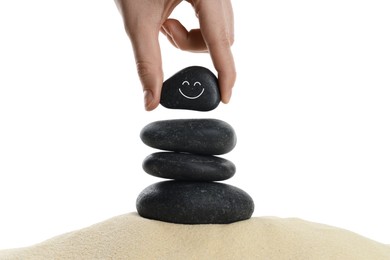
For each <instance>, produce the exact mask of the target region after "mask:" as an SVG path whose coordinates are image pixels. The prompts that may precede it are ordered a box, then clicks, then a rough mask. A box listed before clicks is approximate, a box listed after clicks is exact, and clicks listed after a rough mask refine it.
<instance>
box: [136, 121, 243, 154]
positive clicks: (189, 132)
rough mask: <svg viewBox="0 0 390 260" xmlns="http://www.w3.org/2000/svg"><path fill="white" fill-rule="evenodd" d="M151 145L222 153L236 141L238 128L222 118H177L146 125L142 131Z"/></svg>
mask: <svg viewBox="0 0 390 260" xmlns="http://www.w3.org/2000/svg"><path fill="white" fill-rule="evenodd" d="M140 137H141V140H142V141H143V142H144V143H145V144H146V145H148V146H150V147H153V148H156V149H160V150H167V151H175V152H188V153H195V154H205V155H220V154H225V153H228V152H230V151H231V150H232V149H233V148H234V147H235V145H236V142H237V138H236V134H235V132H234V129H233V128H232V127H231V126H230V125H229V124H228V123H226V122H224V121H222V120H218V119H173V120H162V121H155V122H152V123H149V124H148V125H146V126H145V127H144V128H143V129H142V130H141V134H140Z"/></svg>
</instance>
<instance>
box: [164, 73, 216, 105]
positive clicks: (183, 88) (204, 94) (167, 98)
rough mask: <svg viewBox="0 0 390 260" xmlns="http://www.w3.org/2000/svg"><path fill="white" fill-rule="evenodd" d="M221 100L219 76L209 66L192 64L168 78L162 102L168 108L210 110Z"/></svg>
mask: <svg viewBox="0 0 390 260" xmlns="http://www.w3.org/2000/svg"><path fill="white" fill-rule="evenodd" d="M220 101H221V95H220V92H219V86H218V79H217V77H216V76H215V75H214V74H213V73H212V72H211V71H210V70H209V69H207V68H204V67H200V66H192V67H188V68H185V69H183V70H181V71H179V72H177V73H176V74H175V75H173V76H172V77H170V78H169V79H167V80H166V81H165V82H164V84H163V87H162V90H161V99H160V103H161V105H163V106H164V107H166V108H172V109H189V110H196V111H210V110H213V109H214V108H216V107H217V106H218V105H219V102H220Z"/></svg>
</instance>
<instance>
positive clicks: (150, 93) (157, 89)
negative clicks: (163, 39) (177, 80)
mask: <svg viewBox="0 0 390 260" xmlns="http://www.w3.org/2000/svg"><path fill="white" fill-rule="evenodd" d="M158 33H159V32H158V31H157V32H153V30H149V31H148V30H147V29H146V28H144V29H143V30H139V31H138V32H137V33H135V34H132V35H130V39H131V43H132V46H133V51H134V56H135V60H136V65H137V71H138V76H139V79H140V81H141V84H142V88H143V90H144V103H145V110H147V111H151V110H153V109H155V108H156V107H157V106H158V105H159V103H160V96H161V88H162V83H163V71H162V62H161V51H160V45H159V42H158Z"/></svg>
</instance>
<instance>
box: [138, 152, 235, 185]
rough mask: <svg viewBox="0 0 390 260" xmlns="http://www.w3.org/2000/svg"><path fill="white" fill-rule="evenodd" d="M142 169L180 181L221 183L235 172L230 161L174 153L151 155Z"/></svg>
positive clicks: (151, 173)
mask: <svg viewBox="0 0 390 260" xmlns="http://www.w3.org/2000/svg"><path fill="white" fill-rule="evenodd" d="M142 167H143V169H144V170H145V172H147V173H149V174H150V175H153V176H156V177H160V178H166V179H174V180H181V181H223V180H227V179H229V178H231V177H232V176H233V175H234V173H235V172H236V167H235V165H234V164H233V163H232V162H231V161H228V160H226V159H223V158H220V157H216V156H212V155H197V154H188V153H175V152H160V153H153V154H151V155H149V156H147V157H146V158H145V160H144V161H143V164H142Z"/></svg>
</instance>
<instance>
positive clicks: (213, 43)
mask: <svg viewBox="0 0 390 260" xmlns="http://www.w3.org/2000/svg"><path fill="white" fill-rule="evenodd" d="M192 4H193V6H194V8H195V11H196V13H197V15H198V18H199V22H200V29H201V31H202V36H203V39H204V42H205V44H206V46H207V48H208V50H209V52H210V56H211V59H212V61H213V64H214V67H215V69H216V70H217V72H218V80H219V87H220V90H221V99H222V102H223V103H228V102H229V100H230V97H231V95H232V88H233V86H234V83H235V81H236V69H235V64H234V59H233V54H232V52H231V49H230V47H231V45H232V44H233V41H234V25H233V24H234V21H233V9H232V6H231V3H230V1H228V0H215V1H209V0H203V1H202V0H197V1H196V0H194V1H192Z"/></svg>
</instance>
